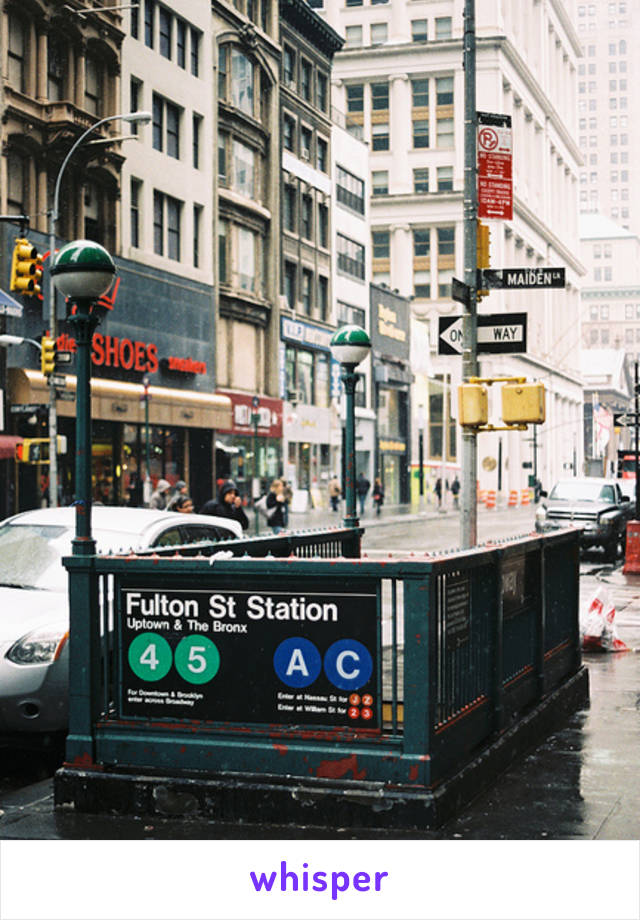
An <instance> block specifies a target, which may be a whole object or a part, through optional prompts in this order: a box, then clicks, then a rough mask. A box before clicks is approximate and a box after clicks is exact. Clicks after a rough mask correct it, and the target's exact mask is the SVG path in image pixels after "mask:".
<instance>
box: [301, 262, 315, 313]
mask: <svg viewBox="0 0 640 920" xmlns="http://www.w3.org/2000/svg"><path fill="white" fill-rule="evenodd" d="M312 285H313V272H311V271H310V270H309V269H308V268H303V269H302V312H303V313H304V314H305V316H311V310H312V304H311V288H312Z"/></svg>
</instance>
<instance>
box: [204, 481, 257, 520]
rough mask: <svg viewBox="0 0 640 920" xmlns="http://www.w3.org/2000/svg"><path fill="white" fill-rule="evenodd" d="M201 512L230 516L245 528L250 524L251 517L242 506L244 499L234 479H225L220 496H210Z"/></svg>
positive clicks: (216, 515) (217, 515)
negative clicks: (239, 493)
mask: <svg viewBox="0 0 640 920" xmlns="http://www.w3.org/2000/svg"><path fill="white" fill-rule="evenodd" d="M200 514H212V515H214V516H215V517H225V518H230V519H231V520H232V521H237V522H238V523H239V524H240V526H241V527H242V529H243V530H246V529H247V527H248V526H249V518H248V517H247V515H246V514H245V513H244V510H243V508H242V499H241V498H240V496H239V495H238V488H237V486H236V484H235V482H234V481H233V479H225V480H224V481H223V482H222V485H221V486H220V491H219V492H218V498H217V499H215V498H210V499H209V501H208V502H205V503H204V505H203V506H202V508H201V509H200Z"/></svg>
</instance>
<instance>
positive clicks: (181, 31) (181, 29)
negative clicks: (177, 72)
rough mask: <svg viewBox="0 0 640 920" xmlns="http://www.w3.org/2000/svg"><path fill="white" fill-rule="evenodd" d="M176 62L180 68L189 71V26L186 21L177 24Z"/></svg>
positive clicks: (179, 20)
mask: <svg viewBox="0 0 640 920" xmlns="http://www.w3.org/2000/svg"><path fill="white" fill-rule="evenodd" d="M176 60H177V62H178V67H181V68H182V69H183V70H186V69H187V24H186V22H185V21H184V19H178V21H177V23H176Z"/></svg>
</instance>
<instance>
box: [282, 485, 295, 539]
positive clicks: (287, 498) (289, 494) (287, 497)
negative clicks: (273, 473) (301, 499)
mask: <svg viewBox="0 0 640 920" xmlns="http://www.w3.org/2000/svg"><path fill="white" fill-rule="evenodd" d="M281 482H282V488H283V490H284V506H283V508H282V515H283V517H284V526H285V528H286V527H288V526H289V506H290V504H291V500H292V499H293V489H292V488H291V483H289V482H287V480H286V479H282V480H281Z"/></svg>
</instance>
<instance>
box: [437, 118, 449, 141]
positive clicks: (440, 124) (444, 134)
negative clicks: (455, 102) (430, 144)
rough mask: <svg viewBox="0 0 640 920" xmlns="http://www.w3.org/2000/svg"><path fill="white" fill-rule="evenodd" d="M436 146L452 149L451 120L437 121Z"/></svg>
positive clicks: (439, 119) (440, 119)
mask: <svg viewBox="0 0 640 920" xmlns="http://www.w3.org/2000/svg"><path fill="white" fill-rule="evenodd" d="M436 145H437V146H438V147H453V118H438V119H437V122H436Z"/></svg>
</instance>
